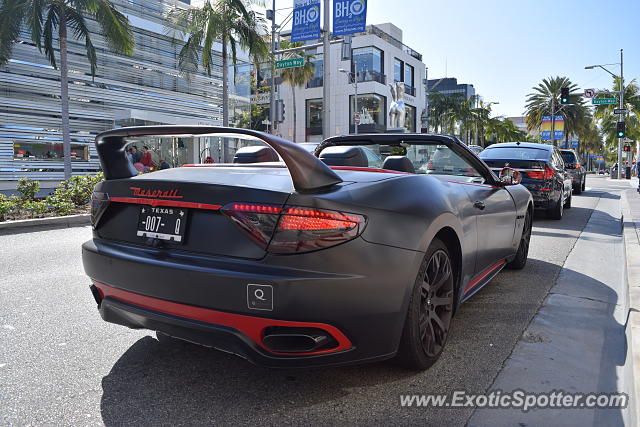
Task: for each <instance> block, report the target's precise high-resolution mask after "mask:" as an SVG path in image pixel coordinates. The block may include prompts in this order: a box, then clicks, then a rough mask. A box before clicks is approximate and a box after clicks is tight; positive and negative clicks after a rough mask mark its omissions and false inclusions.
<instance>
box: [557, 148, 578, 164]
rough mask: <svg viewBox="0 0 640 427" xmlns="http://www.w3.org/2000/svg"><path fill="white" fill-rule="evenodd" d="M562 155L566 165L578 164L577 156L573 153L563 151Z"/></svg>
mask: <svg viewBox="0 0 640 427" xmlns="http://www.w3.org/2000/svg"><path fill="white" fill-rule="evenodd" d="M560 154H562V160H564V162H565V163H577V162H576V155H575V154H573V153H572V152H571V151H561V152H560Z"/></svg>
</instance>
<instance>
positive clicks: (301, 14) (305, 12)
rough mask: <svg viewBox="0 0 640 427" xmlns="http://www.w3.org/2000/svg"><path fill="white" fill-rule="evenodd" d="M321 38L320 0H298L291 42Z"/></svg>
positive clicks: (295, 5)
mask: <svg viewBox="0 0 640 427" xmlns="http://www.w3.org/2000/svg"><path fill="white" fill-rule="evenodd" d="M319 38H320V0H298V1H296V2H295V4H294V6H293V26H292V28H291V41H292V42H301V41H305V40H312V39H319Z"/></svg>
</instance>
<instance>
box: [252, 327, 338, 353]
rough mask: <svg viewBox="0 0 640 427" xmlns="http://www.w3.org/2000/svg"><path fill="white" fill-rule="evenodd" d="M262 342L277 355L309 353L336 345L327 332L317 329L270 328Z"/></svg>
mask: <svg viewBox="0 0 640 427" xmlns="http://www.w3.org/2000/svg"><path fill="white" fill-rule="evenodd" d="M262 342H263V343H264V345H265V346H266V347H267V348H268V349H269V350H271V351H274V352H278V353H310V352H315V351H319V350H325V349H330V348H333V347H335V346H337V345H338V343H337V342H336V340H335V339H334V338H333V337H332V336H331V335H330V334H329V333H328V332H326V331H323V330H322V329H317V328H288V327H270V328H267V330H266V331H265V335H264V337H263V338H262Z"/></svg>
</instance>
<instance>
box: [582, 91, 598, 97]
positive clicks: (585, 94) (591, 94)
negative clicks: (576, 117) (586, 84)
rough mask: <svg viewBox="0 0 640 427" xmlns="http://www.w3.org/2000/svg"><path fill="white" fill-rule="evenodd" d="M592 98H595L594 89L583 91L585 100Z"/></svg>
mask: <svg viewBox="0 0 640 427" xmlns="http://www.w3.org/2000/svg"><path fill="white" fill-rule="evenodd" d="M594 96H596V90H595V89H585V90H584V97H585V98H593V97H594Z"/></svg>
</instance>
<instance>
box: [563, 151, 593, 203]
mask: <svg viewBox="0 0 640 427" xmlns="http://www.w3.org/2000/svg"><path fill="white" fill-rule="evenodd" d="M560 154H561V155H562V160H564V167H565V169H566V170H567V172H568V173H569V175H571V181H572V184H573V192H574V193H575V194H580V193H582V192H583V191H584V190H585V188H586V187H587V170H586V169H585V168H584V166H582V164H581V163H582V162H581V161H580V156H579V155H578V153H576V152H575V151H574V150H567V149H563V150H560Z"/></svg>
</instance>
